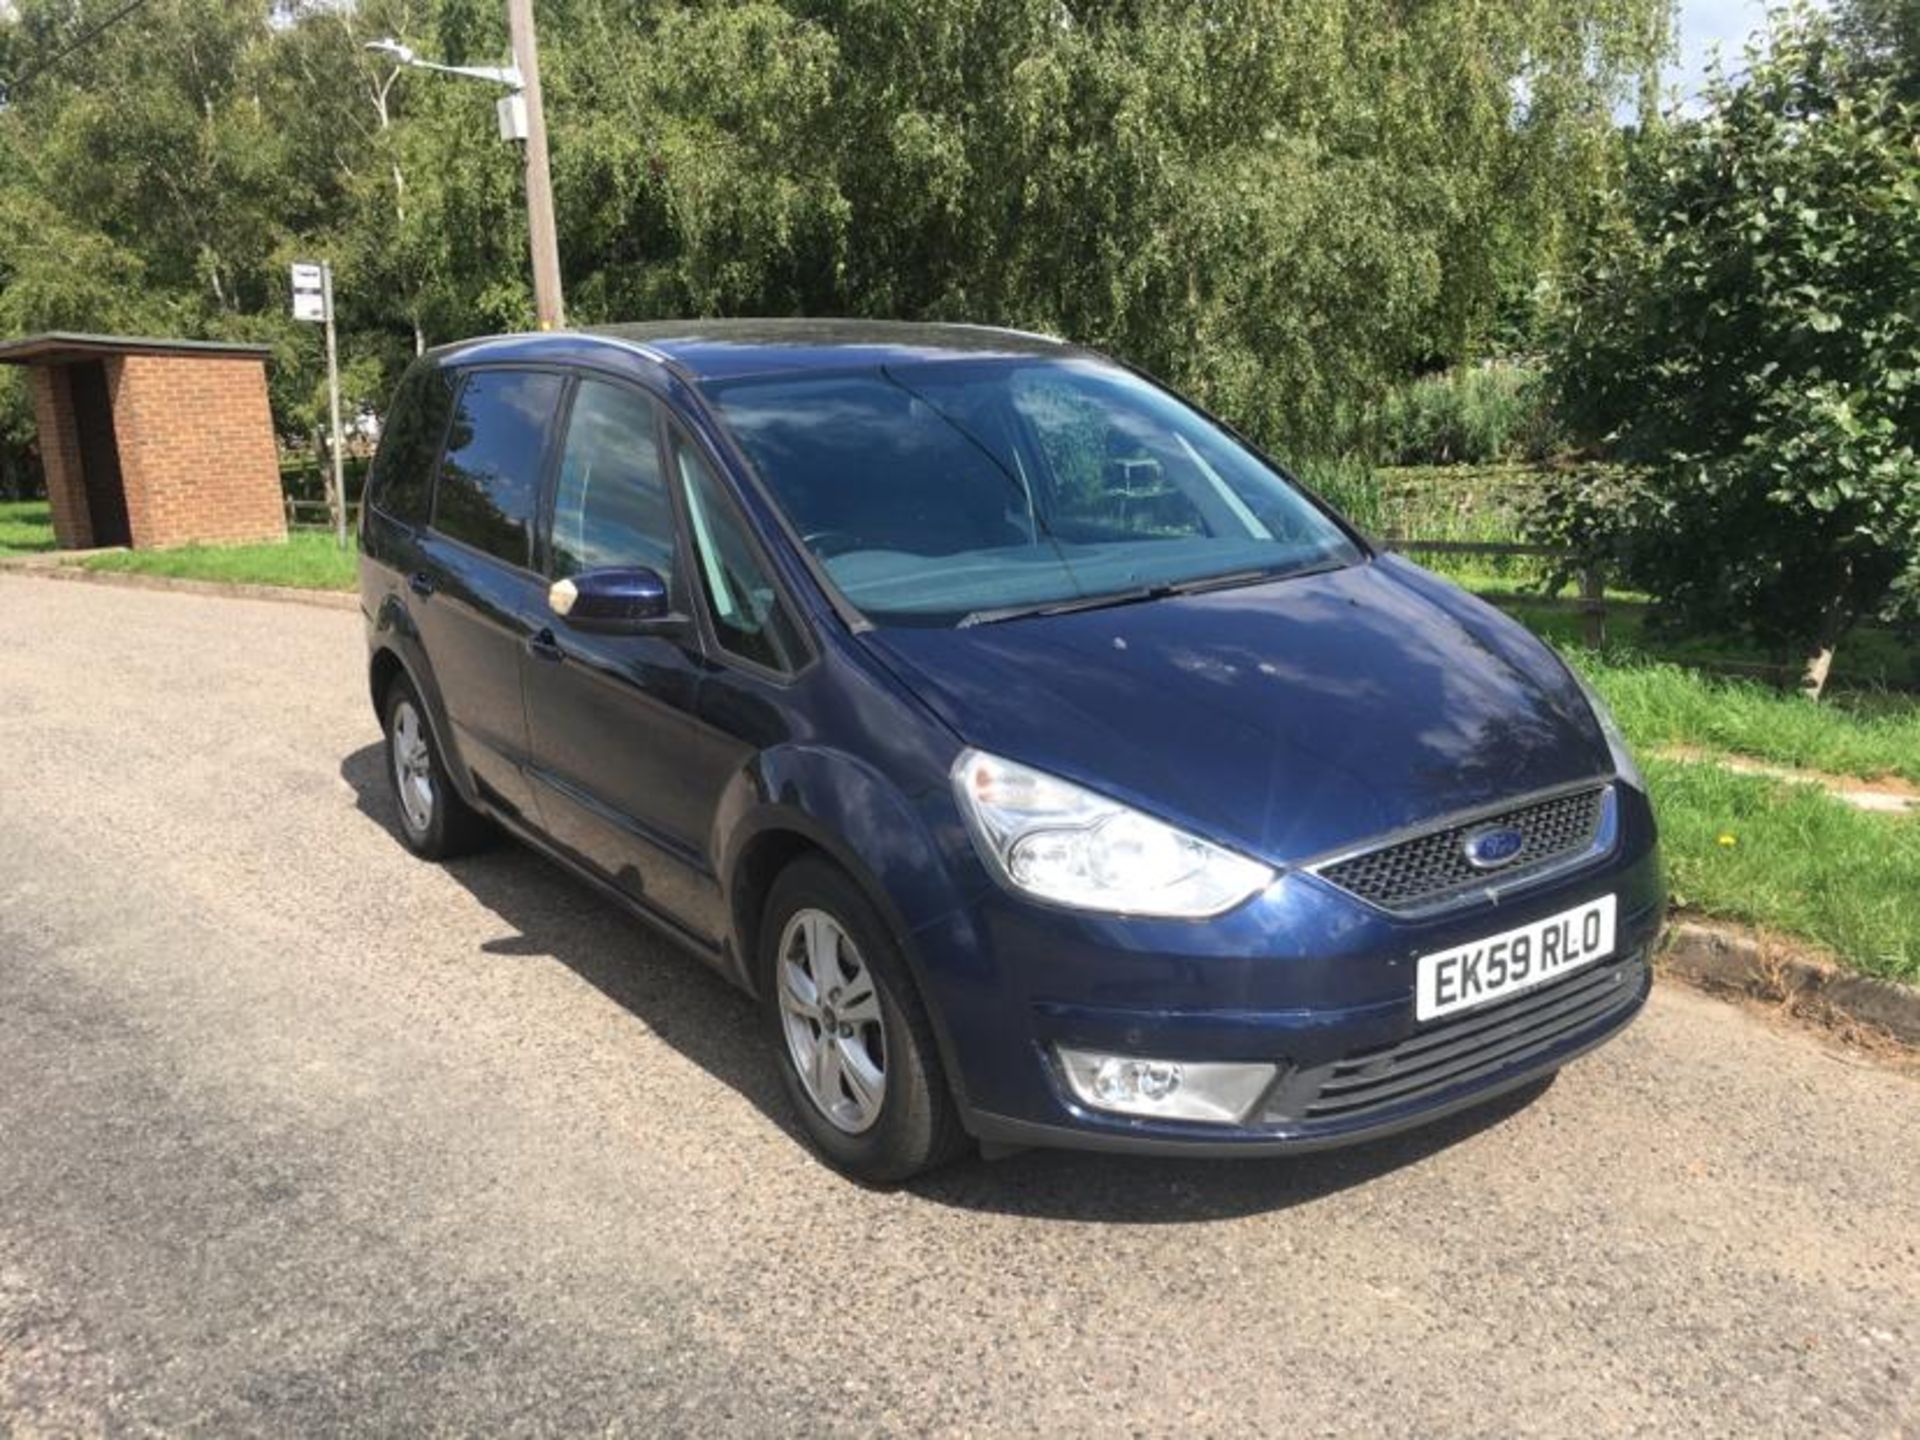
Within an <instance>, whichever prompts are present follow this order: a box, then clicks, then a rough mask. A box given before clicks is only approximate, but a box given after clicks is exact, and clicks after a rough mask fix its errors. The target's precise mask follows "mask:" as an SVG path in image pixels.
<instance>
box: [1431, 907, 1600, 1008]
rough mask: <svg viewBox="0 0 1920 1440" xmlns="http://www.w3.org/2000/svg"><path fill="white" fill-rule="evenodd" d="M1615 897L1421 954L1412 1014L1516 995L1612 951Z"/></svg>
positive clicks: (1478, 1003)
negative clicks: (1446, 948) (1448, 948)
mask: <svg viewBox="0 0 1920 1440" xmlns="http://www.w3.org/2000/svg"><path fill="white" fill-rule="evenodd" d="M1614 910H1615V905H1614V897H1613V896H1611V895H1603V896H1601V897H1600V898H1599V899H1598V900H1590V901H1588V902H1587V903H1586V904H1585V905H1580V906H1576V907H1575V908H1574V909H1572V910H1563V911H1561V912H1560V913H1559V914H1558V915H1551V916H1549V917H1547V918H1546V919H1545V920H1536V921H1534V922H1533V923H1532V924H1531V925H1522V926H1519V927H1518V928H1517V929H1513V930H1505V931H1502V932H1501V933H1500V934H1498V935H1489V936H1488V937H1487V938H1486V939H1484V940H1475V941H1473V942H1472V943H1471V944H1467V945H1456V946H1454V948H1453V949H1451V950H1438V951H1435V952H1434V953H1433V954H1431V955H1422V956H1421V957H1420V967H1419V971H1418V973H1417V977H1416V982H1415V990H1414V1003H1413V1014H1414V1018H1415V1019H1416V1020H1438V1019H1439V1018H1440V1017H1441V1016H1442V1015H1451V1014H1453V1012H1454V1011H1456V1010H1467V1009H1471V1008H1472V1007H1473V1006H1475V1005H1484V1004H1486V1003H1487V1002H1488V1001H1490V1000H1499V999H1502V998H1504V997H1506V996H1508V995H1517V994H1519V993H1520V992H1521V991H1522V990H1531V989H1533V987H1534V986H1536V985H1544V984H1546V983H1547V982H1548V981H1549V980H1555V979H1558V978H1559V977H1560V976H1562V975H1565V974H1567V973H1568V972H1569V971H1573V970H1578V969H1579V968H1580V967H1581V966H1583V965H1591V964H1593V962H1594V961H1596V960H1602V959H1605V958H1606V957H1607V956H1608V955H1611V954H1612V953H1613V921H1614Z"/></svg>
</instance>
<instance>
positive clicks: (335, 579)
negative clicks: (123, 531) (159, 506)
mask: <svg viewBox="0 0 1920 1440" xmlns="http://www.w3.org/2000/svg"><path fill="white" fill-rule="evenodd" d="M355 558H356V557H355V552H354V549H353V547H352V545H351V544H349V545H348V547H347V548H346V549H345V550H342V549H340V548H339V546H338V545H337V544H336V543H335V541H334V538H333V536H331V535H321V534H296V535H293V536H290V537H289V538H288V540H287V542H286V544H284V545H273V544H267V545H182V546H180V547H178V548H177V549H173V550H127V551H116V552H113V553H111V554H106V555H90V556H88V557H87V558H86V559H85V560H83V561H81V563H82V564H83V565H85V566H86V567H87V568H88V569H89V570H116V571H120V572H122V573H125V574H133V575H169V576H173V577H175V578H178V579H185V580H218V581H222V582H225V583H227V584H230V585H286V586H290V587H292V588H294V589H297V590H351V589H353V587H354V585H355V583H356V574H357V572H356V566H355Z"/></svg>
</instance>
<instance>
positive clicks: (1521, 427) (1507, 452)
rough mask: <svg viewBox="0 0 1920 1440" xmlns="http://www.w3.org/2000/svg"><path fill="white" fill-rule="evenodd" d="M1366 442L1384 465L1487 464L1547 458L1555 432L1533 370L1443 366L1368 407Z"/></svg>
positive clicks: (1543, 391) (1554, 446)
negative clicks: (1440, 370)
mask: <svg viewBox="0 0 1920 1440" xmlns="http://www.w3.org/2000/svg"><path fill="white" fill-rule="evenodd" d="M1368 429H1369V430H1370V432H1371V434H1370V440H1371V443H1372V445H1373V447H1374V449H1375V450H1376V451H1377V452H1378V453H1379V455H1380V456H1381V458H1382V459H1383V460H1384V461H1385V462H1386V463H1387V464H1390V465H1492V464H1497V463H1500V462H1502V461H1516V460H1530V461H1539V460H1544V459H1546V458H1547V457H1548V456H1549V455H1550V454H1552V453H1553V452H1554V451H1555V450H1556V449H1558V448H1560V447H1559V436H1558V431H1557V428H1556V426H1555V424H1554V422H1553V417H1552V413H1551V410H1550V408H1549V405H1548V402H1547V392H1546V386H1545V384H1544V381H1543V379H1542V377H1541V374H1540V372H1539V371H1537V370H1534V369H1531V368H1529V367H1527V366H1523V365H1512V364H1499V365H1484V366H1474V367H1469V368H1462V369H1458V370H1449V371H1447V372H1446V373H1445V374H1442V375H1433V376H1428V377H1426V378H1425V379H1421V380H1415V381H1412V382H1411V383H1409V384H1406V385H1403V386H1401V387H1400V388H1399V389H1397V390H1395V391H1393V392H1392V393H1390V394H1389V395H1388V396H1387V398H1386V399H1385V400H1384V401H1382V402H1381V403H1380V405H1379V406H1378V407H1377V408H1376V409H1375V411H1374V413H1373V415H1372V417H1371V421H1370V424H1369V426H1368Z"/></svg>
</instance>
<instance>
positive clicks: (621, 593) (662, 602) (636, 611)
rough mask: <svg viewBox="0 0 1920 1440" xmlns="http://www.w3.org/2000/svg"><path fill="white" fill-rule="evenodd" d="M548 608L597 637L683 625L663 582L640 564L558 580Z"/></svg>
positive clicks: (650, 632) (656, 631)
mask: <svg viewBox="0 0 1920 1440" xmlns="http://www.w3.org/2000/svg"><path fill="white" fill-rule="evenodd" d="M547 607H548V608H549V609H550V610H552V611H553V613H554V614H556V615H558V616H559V617H560V618H561V619H563V620H565V621H566V622H567V624H569V625H571V626H572V627H573V628H574V629H576V630H587V631H591V632H593V633H595V634H599V635H657V634H660V633H661V632H663V631H666V630H672V629H675V628H677V627H678V626H679V625H681V624H682V623H683V621H684V618H685V617H683V616H680V615H675V614H674V613H673V605H672V602H671V600H670V598H669V596H668V594H667V582H666V581H665V580H664V579H663V578H661V575H660V572H659V571H657V570H649V569H646V568H645V567H643V566H635V567H634V568H632V569H619V570H588V571H585V572H583V573H581V574H579V575H569V576H567V577H566V578H565V579H562V580H556V581H554V582H553V585H552V587H551V588H550V589H549V590H548V591H547Z"/></svg>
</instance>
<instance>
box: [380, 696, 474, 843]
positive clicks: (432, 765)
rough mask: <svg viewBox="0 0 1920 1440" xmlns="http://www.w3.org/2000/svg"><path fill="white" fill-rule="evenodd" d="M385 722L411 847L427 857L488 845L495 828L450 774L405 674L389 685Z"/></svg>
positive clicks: (390, 774)
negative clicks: (463, 796)
mask: <svg viewBox="0 0 1920 1440" xmlns="http://www.w3.org/2000/svg"><path fill="white" fill-rule="evenodd" d="M386 721H387V778H388V780H389V781H390V782H392V785H393V798H394V803H395V805H396V806H397V807H398V809H399V811H400V838H401V839H402V840H404V841H406V843H407V848H408V849H409V850H411V851H413V853H414V854H416V855H419V856H421V857H423V858H425V859H428V860H450V859H452V858H453V857H454V856H456V855H465V854H467V853H468V852H470V851H473V850H477V849H479V848H480V847H481V846H483V845H485V844H486V843H487V842H488V841H489V840H490V839H492V837H493V826H492V825H491V823H489V821H488V820H487V818H486V816H484V815H482V814H481V813H480V812H479V811H477V810H475V809H474V808H473V807H472V806H471V805H469V804H467V802H466V801H465V800H462V799H461V798H460V792H459V791H457V790H455V789H454V788H453V783H452V782H451V781H450V780H449V779H448V778H447V766H446V761H445V760H444V759H443V758H442V757H441V754H440V747H439V745H438V743H437V742H436V741H435V740H434V737H433V730H432V728H431V727H430V726H429V725H428V724H427V716H426V710H425V708H424V707H423V706H422V705H421V703H420V696H419V694H418V692H416V691H415V690H414V688H413V682H412V681H410V680H408V679H406V678H405V677H404V676H403V677H400V678H398V679H396V680H395V681H394V682H393V683H392V684H391V685H389V686H388V687H387V699H386Z"/></svg>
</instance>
